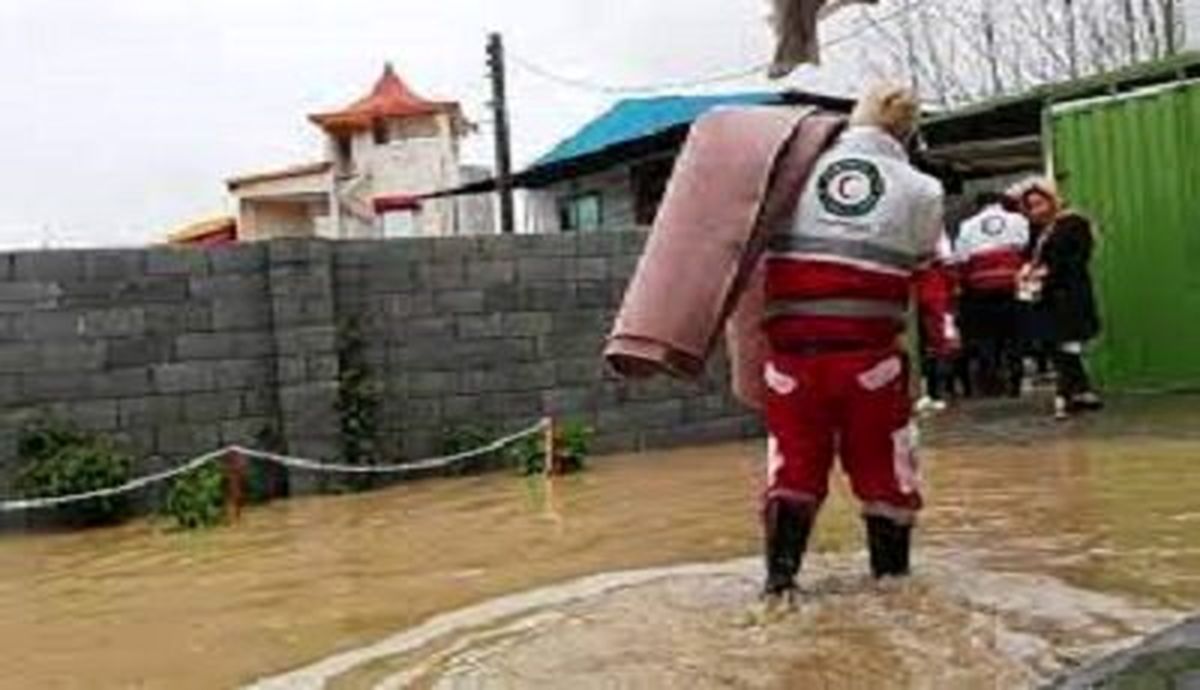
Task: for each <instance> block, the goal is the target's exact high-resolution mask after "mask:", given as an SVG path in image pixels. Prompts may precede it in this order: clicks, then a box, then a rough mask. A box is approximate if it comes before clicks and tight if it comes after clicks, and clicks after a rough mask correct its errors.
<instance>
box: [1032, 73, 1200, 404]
mask: <svg viewBox="0 0 1200 690" xmlns="http://www.w3.org/2000/svg"><path fill="white" fill-rule="evenodd" d="M1052 122H1053V143H1054V158H1055V160H1054V164H1055V173H1056V175H1057V176H1058V178H1059V183H1060V185H1061V186H1062V188H1063V190H1064V192H1065V194H1066V196H1067V198H1068V199H1070V201H1071V203H1072V205H1073V206H1075V207H1076V208H1078V209H1080V210H1082V211H1083V212H1084V213H1085V214H1087V215H1088V216H1090V217H1091V218H1092V219H1093V220H1095V221H1096V222H1097V225H1098V227H1099V229H1100V236H1101V239H1100V249H1099V252H1098V255H1097V259H1096V262H1095V264H1094V270H1095V276H1096V283H1097V285H1096V287H1097V289H1098V291H1099V294H1100V302H1101V311H1102V316H1103V318H1104V322H1105V330H1104V333H1103V335H1102V336H1101V338H1100V341H1099V342H1098V347H1097V348H1096V351H1095V353H1094V356H1093V364H1094V366H1095V370H1096V374H1097V377H1098V378H1099V379H1100V380H1101V382H1102V383H1103V384H1104V385H1105V386H1106V387H1108V388H1111V389H1126V390H1134V389H1168V388H1197V387H1200V83H1196V82H1190V83H1181V84H1176V85H1172V86H1170V87H1167V88H1157V89H1153V90H1148V91H1146V92H1142V93H1135V94H1131V95H1127V96H1121V97H1115V98H1111V99H1103V100H1096V101H1089V102H1086V103H1080V104H1071V105H1067V106H1062V107H1059V108H1056V109H1055V111H1054V112H1053V115H1052Z"/></svg>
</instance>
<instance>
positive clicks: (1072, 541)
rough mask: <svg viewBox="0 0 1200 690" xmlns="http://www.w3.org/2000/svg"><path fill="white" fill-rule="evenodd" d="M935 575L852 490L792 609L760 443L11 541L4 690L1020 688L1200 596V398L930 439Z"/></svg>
mask: <svg viewBox="0 0 1200 690" xmlns="http://www.w3.org/2000/svg"><path fill="white" fill-rule="evenodd" d="M926 437H927V441H929V443H928V445H929V448H928V449H927V452H926V455H925V461H926V473H927V485H928V491H929V499H930V506H929V508H928V510H927V512H926V513H925V515H924V517H923V520H924V522H923V525H922V533H921V538H920V543H919V546H918V552H917V554H916V566H917V569H918V571H919V572H918V575H917V576H916V577H914V578H913V579H912V581H910V582H906V583H903V584H899V585H896V584H891V585H885V586H877V585H874V584H873V583H871V582H869V581H868V580H867V579H866V578H865V577H864V572H865V569H866V563H865V554H863V553H862V551H861V549H862V546H861V544H862V536H861V534H860V532H861V529H860V526H859V524H858V520H857V517H856V515H855V512H854V506H853V505H852V503H851V502H850V501H849V500H848V499H847V498H846V492H845V490H844V489H842V490H840V491H839V492H837V494H836V495H835V496H834V497H833V498H832V499H831V503H830V505H829V507H828V509H827V510H826V512H825V513H824V514H823V515H822V519H821V524H820V527H819V532H818V534H817V535H816V537H815V547H814V551H815V555H814V556H813V557H812V558H811V559H810V561H809V562H808V563H807V564H806V567H805V572H804V575H803V588H804V589H805V592H806V595H805V597H804V598H803V601H802V604H801V606H800V609H799V611H798V612H797V613H795V614H794V615H791V616H787V617H784V618H782V619H779V620H765V619H763V618H761V617H759V616H756V615H755V614H754V607H753V606H752V604H753V602H754V599H755V593H756V588H757V587H758V584H759V581H758V580H759V577H760V572H759V569H760V566H759V564H758V561H757V559H756V558H754V556H755V554H756V553H757V551H758V548H759V544H758V526H757V523H756V514H755V507H756V505H757V499H756V496H757V493H758V491H759V487H760V484H761V478H762V473H763V470H762V466H763V462H762V458H761V456H762V449H761V444H759V443H745V444H733V445H725V446H716V447H706V448H698V449H687V450H682V451H676V452H670V453H650V454H643V455H637V456H625V457H614V458H605V459H603V460H598V461H596V462H594V464H593V467H592V469H591V470H590V471H589V472H587V473H585V474H582V475H579V476H577V477H572V478H568V479H563V480H558V481H556V482H555V483H553V484H545V483H542V482H540V481H533V482H527V481H525V480H523V479H517V478H514V477H512V476H508V475H495V476H488V477H482V478H471V479H458V480H445V481H442V480H437V481H429V482H421V483H415V484H410V485H405V486H401V487H397V488H394V489H390V490H386V491H382V492H379V493H374V494H369V495H362V496H346V497H336V498H320V499H303V500H297V501H292V502H288V503H279V504H275V505H271V506H267V507H264V508H259V509H255V510H251V511H249V512H248V513H247V514H246V515H245V516H244V518H243V521H242V522H241V523H239V524H238V525H237V526H236V527H233V528H227V529H220V530H216V531H213V532H209V533H204V534H177V533H171V532H168V531H166V530H165V529H164V528H163V526H162V525H155V524H148V523H140V524H135V525H131V526H127V527H122V528H118V529H114V530H108V531H102V532H89V533H80V534H66V535H28V536H26V535H16V536H5V537H0V649H2V650H3V653H2V654H0V688H21V689H28V688H38V689H40V688H87V689H89V690H90V689H93V688H97V689H104V688H155V689H157V688H170V689H177V688H178V689H185V690H186V689H189V688H203V689H206V690H207V689H210V688H236V687H242V686H255V687H258V688H263V689H264V690H275V689H277V688H278V689H283V688H296V689H302V688H334V689H338V690H343V689H352V688H354V689H356V688H378V689H380V690H382V689H387V688H410V687H411V688H562V687H570V688H664V687H671V688H674V687H678V688H709V687H712V688H809V687H811V688H890V687H896V688H957V687H963V688H1013V687H1036V686H1037V685H1038V684H1040V683H1041V682H1042V681H1044V680H1045V679H1046V678H1048V677H1050V676H1051V675H1052V674H1054V673H1056V672H1058V671H1061V670H1062V669H1064V668H1069V667H1070V666H1071V665H1073V664H1076V663H1079V662H1080V661H1081V660H1084V659H1087V658H1090V657H1092V656H1094V655H1096V654H1099V653H1101V652H1103V651H1104V650H1106V649H1109V648H1112V647H1113V646H1114V645H1120V644H1123V643H1127V642H1128V641H1129V640H1131V639H1135V638H1136V637H1137V636H1139V635H1141V634H1143V633H1145V632H1148V631H1150V630H1153V629H1155V628H1158V627H1161V626H1163V625H1166V624H1169V623H1171V622H1173V621H1175V620H1178V619H1179V618H1180V617H1181V616H1182V615H1183V614H1185V613H1189V612H1193V611H1195V610H1196V609H1200V399H1197V398H1186V397H1174V398H1139V399H1127V400H1122V401H1120V402H1119V403H1118V404H1117V405H1116V406H1115V409H1113V410H1112V411H1110V412H1109V413H1106V414H1105V415H1104V416H1102V417H1097V418H1094V419H1092V420H1087V421H1082V422H1078V423H1074V424H1071V425H1067V426H1055V425H1054V424H1053V422H1049V421H1046V420H1045V416H1044V415H1040V414H1038V415H1035V413H1034V412H1033V410H1032V408H1031V405H1030V403H1028V402H1026V403H1017V404H1007V403H1005V404H997V405H992V406H990V407H983V408H975V409H972V410H970V411H969V412H957V413H952V414H950V415H948V416H947V417H945V418H942V419H940V420H938V421H936V422H935V423H931V424H928V425H927V433H926Z"/></svg>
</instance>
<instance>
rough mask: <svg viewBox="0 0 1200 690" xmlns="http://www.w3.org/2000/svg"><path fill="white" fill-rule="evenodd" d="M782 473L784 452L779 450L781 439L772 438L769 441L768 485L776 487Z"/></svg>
mask: <svg viewBox="0 0 1200 690" xmlns="http://www.w3.org/2000/svg"><path fill="white" fill-rule="evenodd" d="M781 471H783V452H782V451H781V450H779V439H777V438H775V437H774V436H771V437H769V438H768V439H767V483H768V485H769V486H775V484H776V481H777V480H778V479H779V473H780V472H781Z"/></svg>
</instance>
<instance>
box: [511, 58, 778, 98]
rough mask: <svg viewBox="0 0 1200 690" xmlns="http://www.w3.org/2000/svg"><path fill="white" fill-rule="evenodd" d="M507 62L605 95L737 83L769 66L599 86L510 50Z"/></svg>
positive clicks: (546, 77) (599, 84)
mask: <svg viewBox="0 0 1200 690" xmlns="http://www.w3.org/2000/svg"><path fill="white" fill-rule="evenodd" d="M509 60H510V61H511V62H512V63H513V64H515V65H518V66H519V67H521V68H523V69H524V70H526V71H527V72H530V73H532V74H534V75H537V76H539V77H542V78H543V79H547V80H549V81H553V82H557V83H559V84H562V85H563V86H570V87H573V88H577V89H582V90H585V91H595V92H597V93H607V94H645V93H653V92H656V91H668V90H680V89H689V88H695V87H697V86H706V85H709V84H719V83H722V82H730V81H737V80H739V79H745V78H747V77H751V76H754V75H755V74H757V73H760V72H762V71H763V70H765V69H766V68H767V66H768V65H769V64H770V63H767V62H762V63H759V64H756V65H754V66H753V67H746V68H744V69H740V70H736V71H731V72H724V73H721V74H714V75H711V76H708V77H701V78H698V79H691V80H687V81H678V82H663V83H659V84H647V85H642V86H612V85H607V84H601V83H598V82H594V81H590V80H588V79H582V78H577V77H567V76H563V75H561V74H556V73H554V72H552V71H550V70H548V69H545V68H543V67H540V66H538V65H537V64H536V63H534V62H532V61H530V60H527V59H525V58H523V57H521V56H519V55H517V54H516V53H513V52H512V51H511V50H510V51H509Z"/></svg>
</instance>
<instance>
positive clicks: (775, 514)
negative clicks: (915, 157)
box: [763, 86, 958, 602]
mask: <svg viewBox="0 0 1200 690" xmlns="http://www.w3.org/2000/svg"><path fill="white" fill-rule="evenodd" d="M917 107H918V106H917V102H916V99H915V98H914V97H913V95H912V93H911V92H910V91H909V90H908V89H906V88H903V87H899V86H883V87H877V88H875V89H872V90H871V91H870V93H868V94H867V95H866V96H865V97H864V98H863V99H862V100H861V101H860V102H859V104H858V105H857V107H856V109H855V111H854V113H853V114H852V115H851V120H850V126H849V128H848V129H847V130H846V131H845V132H844V133H843V134H842V135H841V137H840V138H839V139H838V141H837V142H836V143H835V144H834V145H833V146H832V147H831V148H830V150H829V151H827V152H826V153H825V154H824V155H823V156H822V157H821V158H820V159H819V160H818V161H817V164H816V166H815V168H814V170H813V173H812V175H811V176H810V178H809V182H808V183H807V187H806V188H805V189H804V191H803V192H802V194H801V197H800V201H799V203H798V206H797V209H796V213H795V217H794V220H793V222H792V223H791V224H790V225H786V226H785V227H782V228H780V229H779V230H777V231H776V232H775V233H774V234H773V236H772V237H771V240H770V246H769V251H768V254H767V302H768V305H767V316H766V326H765V328H766V333H767V339H768V341H769V343H770V347H771V356H770V360H769V363H768V365H767V367H766V371H765V377H766V384H767V388H768V392H767V404H766V408H767V409H766V413H767V426H768V430H769V432H770V439H769V480H768V486H767V490H766V496H765V505H764V510H763V519H764V527H765V532H766V552H767V554H766V555H767V559H766V560H767V582H766V588H765V596H766V597H767V600H768V602H774V601H779V600H782V599H790V598H791V597H792V596H794V593H795V589H796V576H797V574H798V572H799V570H800V566H801V561H802V559H803V556H804V552H805V550H806V548H807V543H808V538H809V535H810V533H811V531H812V528H813V524H814V521H815V519H816V517H817V513H818V511H819V510H820V508H821V505H822V503H823V502H824V500H825V498H826V496H827V494H828V487H829V473H830V470H831V469H832V465H833V461H834V456H835V455H836V456H838V457H840V459H841V464H842V467H843V469H844V470H845V471H846V473H847V474H848V475H849V477H850V483H851V486H852V488H853V490H854V493H855V495H856V496H857V498H858V499H859V500H860V501H861V502H862V514H863V518H864V520H865V522H866V530H867V540H868V546H869V549H870V555H871V571H872V574H873V575H874V576H875V577H876V578H884V577H901V576H904V575H907V574H908V572H909V550H910V541H911V533H912V528H913V524H914V522H915V518H916V515H917V512H918V510H919V509H920V508H921V505H922V498H921V492H920V482H919V475H918V463H917V455H916V451H917V432H916V429H915V427H914V426H912V424H911V414H912V402H911V399H910V394H909V363H908V358H907V355H906V353H905V350H904V348H903V346H902V344H901V336H902V334H903V332H904V330H905V324H906V321H907V314H908V308H909V304H910V301H911V295H912V293H913V292H914V290H915V291H916V293H917V295H918V298H919V299H920V301H921V304H920V307H921V308H920V313H921V315H922V317H923V318H925V319H927V322H928V323H929V325H930V327H929V328H928V334H929V335H930V337H931V338H932V339H933V340H934V342H933V343H931V344H932V345H933V346H934V347H935V349H937V350H939V351H941V352H944V353H949V352H951V351H953V350H954V349H955V348H956V341H957V338H958V336H957V331H956V329H955V327H954V320H953V316H952V314H951V313H950V311H949V299H948V296H947V294H946V291H945V290H942V289H922V287H921V286H922V285H923V284H928V285H933V286H934V287H935V288H936V287H938V281H937V279H936V275H934V274H930V273H927V272H926V271H927V269H928V267H929V266H930V265H931V261H932V259H933V258H934V257H935V255H936V251H937V245H938V241H939V239H940V238H941V237H942V233H943V232H944V228H943V220H942V218H943V191H942V186H941V184H940V183H939V182H938V181H937V180H935V179H934V178H932V177H928V176H926V175H924V174H922V173H920V172H918V171H917V170H915V169H914V168H913V167H912V166H911V165H910V163H909V159H908V155H907V152H906V148H905V142H906V141H908V140H909V139H910V138H911V137H912V136H913V134H914V131H915V123H916V115H917ZM931 277H932V278H933V280H929V278H931Z"/></svg>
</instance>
